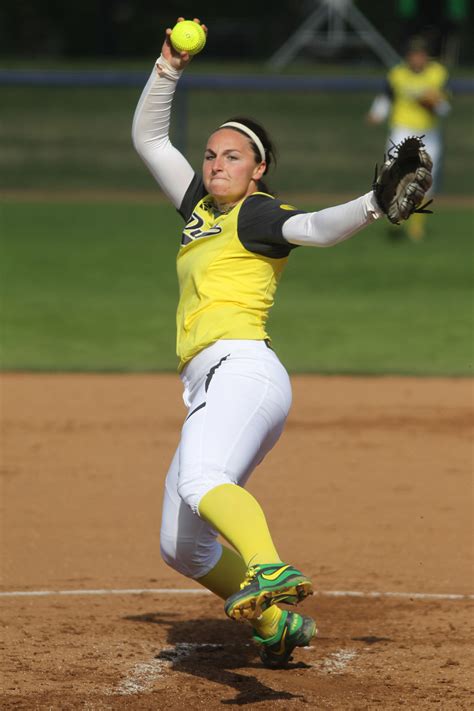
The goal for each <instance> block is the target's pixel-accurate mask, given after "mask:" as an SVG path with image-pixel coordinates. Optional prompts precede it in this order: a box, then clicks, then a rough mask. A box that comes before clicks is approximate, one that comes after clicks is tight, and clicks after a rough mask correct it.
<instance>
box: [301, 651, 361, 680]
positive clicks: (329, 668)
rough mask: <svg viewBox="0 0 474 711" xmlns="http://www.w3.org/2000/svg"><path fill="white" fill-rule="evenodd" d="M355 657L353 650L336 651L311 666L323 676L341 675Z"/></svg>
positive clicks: (355, 653)
mask: <svg viewBox="0 0 474 711" xmlns="http://www.w3.org/2000/svg"><path fill="white" fill-rule="evenodd" d="M356 656H357V652H356V650H355V649H338V650H337V651H336V652H332V653H331V654H328V656H327V657H324V658H323V659H321V660H320V661H319V662H317V663H316V664H313V665H312V666H313V667H316V668H317V669H318V671H320V672H322V673H323V674H343V673H344V672H345V670H346V668H347V666H348V664H349V662H351V661H352V660H353V659H354V657H356Z"/></svg>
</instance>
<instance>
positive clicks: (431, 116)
mask: <svg viewBox="0 0 474 711" xmlns="http://www.w3.org/2000/svg"><path fill="white" fill-rule="evenodd" d="M447 80H448V72H447V70H446V68H445V67H444V66H443V65H442V64H440V63H439V62H436V61H434V60H432V59H431V58H430V56H429V53H428V47H427V44H426V41H425V40H424V39H423V38H422V37H413V38H412V39H411V40H410V41H409V43H408V46H407V50H406V54H405V60H404V61H403V62H401V63H400V64H398V65H396V66H395V67H393V68H392V69H391V70H390V71H389V73H388V75H387V81H386V85H385V89H384V91H383V92H382V93H381V94H379V95H378V96H376V97H375V99H374V101H373V103H372V106H371V107H370V110H369V113H368V114H367V121H368V123H369V124H379V123H382V122H383V121H385V120H386V119H387V118H389V126H390V132H389V137H388V143H387V149H386V150H387V151H388V150H390V147H391V146H393V144H397V143H400V141H402V140H403V139H404V138H406V137H407V136H424V139H423V140H424V142H425V145H426V149H427V151H428V153H429V154H430V156H431V158H432V160H433V188H432V190H431V196H432V195H433V193H434V191H436V190H438V189H439V181H440V169H441V160H442V150H443V145H442V134H441V130H440V118H442V117H444V116H446V115H447V114H448V113H449V111H450V110H451V107H450V104H449V102H448V98H447V92H446V82H447ZM424 220H425V215H422V214H415V215H413V217H412V219H411V220H410V222H409V223H408V225H407V228H408V232H409V235H410V237H411V238H412V239H415V240H419V239H422V237H423V236H424V229H425V222H424Z"/></svg>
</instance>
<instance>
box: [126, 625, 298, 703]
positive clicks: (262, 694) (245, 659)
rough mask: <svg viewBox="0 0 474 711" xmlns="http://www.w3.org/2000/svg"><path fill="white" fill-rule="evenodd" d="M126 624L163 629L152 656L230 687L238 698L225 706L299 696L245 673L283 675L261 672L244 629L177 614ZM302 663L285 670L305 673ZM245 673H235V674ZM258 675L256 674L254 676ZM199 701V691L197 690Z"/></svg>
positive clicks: (258, 661) (245, 627)
mask: <svg viewBox="0 0 474 711" xmlns="http://www.w3.org/2000/svg"><path fill="white" fill-rule="evenodd" d="M125 619H127V620H129V621H131V622H139V623H149V624H157V625H162V626H163V627H165V628H166V631H167V643H168V645H169V647H167V648H165V649H162V650H161V651H160V652H159V653H158V654H157V655H156V657H155V659H160V660H162V661H164V662H168V663H169V664H170V666H171V668H172V669H173V670H175V671H178V672H184V673H186V674H190V675H192V676H195V677H200V678H201V679H206V680H207V681H211V682H213V683H215V684H221V685H222V686H227V687H230V688H234V689H235V690H236V692H237V695H236V697H235V698H233V699H226V700H222V701H221V703H222V704H224V705H230V706H233V705H236V706H245V705H246V704H253V703H257V702H259V701H281V700H292V699H299V700H300V701H302V702H303V703H305V701H306V700H305V698H304V697H303V696H302V695H301V694H292V693H290V692H288V691H279V690H276V689H272V688H271V687H270V686H267V685H266V684H265V683H263V682H262V681H260V680H259V679H257V677H256V676H253V675H252V674H249V673H248V670H249V669H255V670H258V671H262V672H263V675H264V676H265V674H272V675H273V674H275V675H279V674H282V673H283V674H285V673H287V672H286V671H285V670H272V671H268V670H265V669H264V667H262V664H261V662H260V659H259V656H258V651H257V648H256V647H255V645H254V644H253V643H252V642H251V634H250V632H249V627H247V626H246V625H244V624H240V623H236V622H232V621H231V620H225V619H223V620H219V619H199V620H182V619H179V615H178V614H177V615H176V616H174V615H170V614H168V613H167V614H160V613H155V612H150V613H145V614H142V615H129V616H127V617H126V618H125ZM306 667H307V665H306V664H302V663H297V664H293V663H290V664H289V665H288V669H304V668H306ZM238 669H245V671H246V673H244V674H240V673H238V672H237V671H236V670H238ZM259 676H260V674H259ZM196 695H197V696H199V687H198V688H197V689H196Z"/></svg>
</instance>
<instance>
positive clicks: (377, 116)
mask: <svg viewBox="0 0 474 711" xmlns="http://www.w3.org/2000/svg"><path fill="white" fill-rule="evenodd" d="M391 105H392V102H391V100H390V99H389V97H388V96H387V95H386V94H378V95H377V96H376V97H375V99H374V100H373V102H372V106H371V107H370V109H369V115H370V117H371V118H372V119H373V120H374V121H375V122H376V123H382V121H385V119H386V118H388V115H389V113H390V107H391Z"/></svg>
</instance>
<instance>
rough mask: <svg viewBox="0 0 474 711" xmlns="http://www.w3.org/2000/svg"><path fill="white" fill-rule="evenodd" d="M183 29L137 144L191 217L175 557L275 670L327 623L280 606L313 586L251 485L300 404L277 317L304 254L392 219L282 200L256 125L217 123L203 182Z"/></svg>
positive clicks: (153, 84)
mask: <svg viewBox="0 0 474 711" xmlns="http://www.w3.org/2000/svg"><path fill="white" fill-rule="evenodd" d="M180 19H182V18H180ZM196 21H197V22H199V20H196ZM170 33H171V30H169V29H168V30H167V31H166V39H165V42H164V44H163V48H162V53H161V56H160V57H159V59H158V60H157V62H156V65H155V66H154V68H153V71H152V74H151V76H150V79H149V81H148V83H147V84H146V86H145V89H144V91H143V93H142V96H141V98H140V101H139V103H138V106H137V109H136V112H135V117H134V122H133V129H132V133H133V141H134V145H135V148H136V150H137V151H138V153H139V154H140V156H141V157H142V159H143V161H144V162H145V163H146V165H147V166H148V168H149V169H150V171H151V173H152V174H153V176H154V177H155V179H156V180H157V182H158V183H159V185H160V187H161V189H162V190H163V192H164V193H165V194H166V195H167V196H168V198H169V199H170V201H171V202H172V204H173V205H174V206H175V207H176V208H177V209H178V211H179V212H180V214H181V215H182V217H183V219H184V222H185V226H184V230H183V233H182V237H181V248H180V250H179V253H178V258H177V270H178V279H179V286H180V299H179V305H178V312H177V352H178V357H179V373H180V377H181V380H182V382H183V385H184V396H183V397H184V401H185V403H186V405H187V407H188V414H187V417H186V419H185V421H184V425H183V428H182V432H181V439H180V442H179V446H178V448H177V450H176V454H175V456H174V459H173V461H172V463H171V466H170V469H169V471H168V475H167V477H166V484H165V493H164V501H163V517H162V527H161V553H162V556H163V558H164V560H165V561H166V562H167V563H168V564H169V565H170V566H172V567H173V568H175V569H176V570H178V571H179V572H181V573H182V574H183V575H185V576H188V577H190V578H193V579H194V580H197V581H198V582H199V583H200V584H201V585H204V586H205V587H206V588H208V589H209V590H211V591H212V592H214V593H215V594H216V595H218V596H220V597H221V598H223V599H224V600H225V605H224V609H225V612H226V613H227V615H228V616H229V617H231V618H233V619H246V620H249V621H250V623H251V624H252V626H253V628H254V640H255V641H256V642H257V643H258V644H259V645H260V656H261V658H262V660H263V662H264V664H265V665H267V666H270V667H278V666H284V665H285V664H286V662H287V661H288V659H289V658H290V655H291V652H292V651H293V649H294V648H295V647H298V646H305V645H307V644H308V643H309V641H310V639H311V637H312V636H313V635H314V634H315V632H316V627H315V623H314V621H313V620H312V619H311V618H310V617H305V616H302V615H299V614H297V613H296V612H288V611H286V610H285V611H283V610H281V609H280V607H278V604H277V603H280V602H282V603H287V604H296V603H297V602H299V601H301V600H302V599H304V598H305V597H306V596H307V595H310V594H311V593H312V591H313V588H312V584H311V581H310V580H309V579H308V578H307V577H306V576H305V575H304V574H303V573H302V572H300V571H299V570H297V569H296V568H295V567H293V566H292V565H291V564H289V563H287V562H284V561H283V560H282V558H281V557H280V555H279V553H278V551H277V550H276V548H275V545H274V543H273V540H272V538H271V536H270V532H269V530H268V526H267V523H266V519H265V516H264V514H263V511H262V509H261V508H260V506H259V504H258V503H257V501H256V500H255V499H254V497H253V496H252V495H251V494H249V493H248V492H247V491H246V490H245V488H243V487H244V486H245V484H246V482H247V480H248V478H249V476H250V474H251V473H252V472H253V470H254V469H255V467H256V466H257V465H258V464H259V462H261V461H262V459H263V458H264V456H265V455H266V454H267V453H268V452H269V451H270V449H271V448H272V447H273V446H274V445H275V443H276V442H277V440H278V438H279V437H280V434H281V432H282V430H283V426H284V424H285V420H286V418H287V415H288V411H289V409H290V404H291V386H290V381H289V378H288V374H287V372H286V370H285V368H284V367H283V366H282V364H281V363H280V361H279V360H278V357H277V355H276V354H275V352H274V351H273V350H272V348H271V345H270V341H269V338H268V334H267V332H266V330H265V322H266V320H267V316H268V312H269V309H270V307H271V306H272V304H273V298H274V294H275V290H276V287H277V283H278V280H279V277H280V275H281V273H282V270H283V268H284V266H285V264H286V262H287V260H288V256H289V254H290V252H291V251H292V250H293V249H294V248H295V247H296V246H298V245H318V246H328V245H332V244H336V243H337V242H340V241H342V240H345V239H347V238H348V237H350V236H351V235H352V234H354V233H355V232H356V231H357V230H359V229H361V228H362V227H364V226H366V225H368V224H370V223H371V222H373V220H375V219H377V218H378V217H379V216H380V214H381V212H380V210H379V208H378V206H377V203H376V201H375V198H374V196H373V194H372V193H371V192H369V193H367V194H366V195H363V196H362V197H360V198H358V199H357V200H354V201H352V202H349V203H347V204H345V205H340V206H337V207H333V208H329V209H327V210H323V211H320V212H313V213H306V212H303V211H301V210H297V209H295V208H293V207H292V206H290V205H286V204H284V203H282V202H280V201H279V200H277V199H275V198H274V197H272V196H271V195H269V194H268V193H267V191H266V188H265V184H264V183H263V177H264V175H265V174H266V173H267V171H268V168H269V166H270V165H271V163H272V161H273V160H274V150H273V146H272V143H271V141H270V139H269V137H268V135H267V133H266V131H265V130H264V129H263V127H262V126H260V125H259V124H257V123H255V122H253V121H251V120H249V119H246V118H242V117H237V118H233V119H231V120H227V121H217V126H216V130H215V131H214V132H213V133H212V134H211V135H210V137H209V139H208V141H207V145H206V148H205V152H204V161H203V167H202V177H201V175H198V174H197V173H195V172H194V170H193V168H192V167H191V166H190V165H189V163H188V162H187V160H186V159H185V158H184V157H183V156H182V155H181V154H180V153H179V152H178V151H177V150H176V148H174V147H173V146H172V144H171V143H170V140H169V137H168V132H169V124H170V113H171V104H172V100H173V94H174V91H175V88H176V84H177V82H178V80H179V77H180V75H181V73H182V71H183V69H184V68H185V67H186V65H187V64H188V62H189V60H190V57H189V55H188V54H186V53H184V52H182V53H178V52H176V51H175V50H174V49H173V48H172V46H171V44H170V41H169V35H170ZM270 485H271V482H270ZM218 533H220V534H221V535H222V536H223V538H224V539H225V540H226V541H228V542H229V543H230V544H231V546H232V548H230V547H227V546H222V545H221V544H220V543H219V542H218V541H217V535H218Z"/></svg>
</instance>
